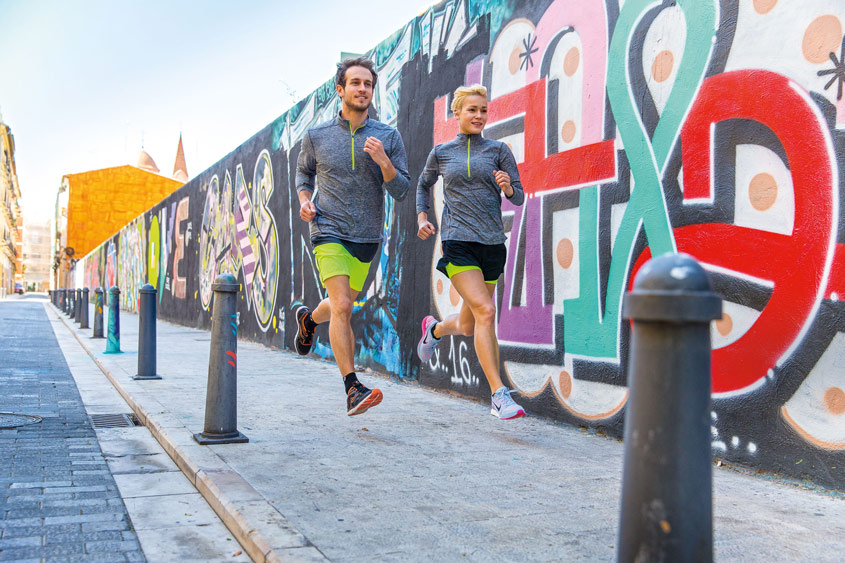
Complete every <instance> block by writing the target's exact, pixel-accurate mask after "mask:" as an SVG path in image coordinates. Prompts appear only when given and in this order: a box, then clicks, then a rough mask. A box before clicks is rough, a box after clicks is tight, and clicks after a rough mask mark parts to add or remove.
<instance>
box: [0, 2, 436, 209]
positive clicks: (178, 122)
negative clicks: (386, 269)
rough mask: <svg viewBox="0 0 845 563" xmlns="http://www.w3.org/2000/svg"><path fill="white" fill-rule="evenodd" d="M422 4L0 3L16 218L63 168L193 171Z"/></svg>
mask: <svg viewBox="0 0 845 563" xmlns="http://www.w3.org/2000/svg"><path fill="white" fill-rule="evenodd" d="M430 4H431V2H430V1H427V0H366V1H364V2H349V1H345V2H344V1H341V0H275V1H272V0H239V1H237V2H236V1H232V0H229V1H220V0H144V1H129V0H0V113H2V116H3V121H5V122H6V123H7V124H8V125H9V126H10V127H11V128H12V133H13V134H14V136H15V145H16V147H15V149H16V150H15V160H16V163H17V171H18V180H19V182H20V187H21V193H22V195H23V199H22V201H21V206H22V208H23V212H24V217H25V220H30V221H45V220H47V219H49V218H50V217H51V216H52V213H53V206H54V203H55V197H56V190H57V189H58V186H59V184H60V183H61V179H62V176H63V175H64V174H69V173H75V172H84V171H86V170H95V169H98V168H107V167H110V166H119V165H122V164H135V163H136V161H137V158H138V154H139V152H140V150H141V147H142V144H143V148H144V150H146V151H147V152H148V153H149V154H150V156H152V157H153V159H154V160H155V162H156V164H157V165H158V167H159V169H161V171H162V173H164V174H166V175H168V176H169V175H170V174H171V172H172V170H173V163H174V159H175V156H176V146H177V143H178V140H179V133H180V132H181V133H182V138H183V142H184V147H185V157H186V160H187V166H188V174H189V175H190V176H191V177H194V176H196V175H197V174H199V173H200V172H202V171H203V170H205V169H206V168H208V167H209V166H211V165H212V164H214V163H215V162H217V161H218V160H220V159H221V158H222V157H224V156H225V155H226V154H228V153H229V152H231V151H232V150H234V149H235V148H237V146H238V145H240V144H241V143H242V142H244V141H245V140H246V139H248V138H249V137H251V136H252V135H253V134H255V133H256V132H258V131H259V130H260V129H261V128H263V127H264V126H265V125H267V124H268V123H270V122H271V121H273V120H274V119H275V118H277V117H278V116H280V115H281V114H282V113H284V111H285V110H287V109H288V108H289V107H290V106H291V105H292V104H293V102H295V101H296V100H298V99H300V98H302V97H304V96H305V95H307V94H308V93H309V92H311V91H312V90H313V89H314V88H316V87H317V86H319V85H320V84H322V83H323V82H325V81H326V80H328V79H330V78H331V77H332V76H333V75H334V69H335V66H334V65H335V64H336V63H337V61H338V60H339V57H340V52H341V51H348V52H359V53H361V52H365V51H367V50H369V49H371V48H373V47H374V46H375V45H376V44H378V43H379V42H380V41H381V40H383V39H385V38H386V37H388V36H389V35H390V34H391V33H393V32H394V31H396V30H397V29H399V28H400V27H402V26H403V25H404V24H405V23H407V22H408V21H409V20H410V19H411V18H413V17H414V16H416V15H418V14H419V13H421V12H423V11H424V10H425V9H426V7H427V6H428V5H430Z"/></svg>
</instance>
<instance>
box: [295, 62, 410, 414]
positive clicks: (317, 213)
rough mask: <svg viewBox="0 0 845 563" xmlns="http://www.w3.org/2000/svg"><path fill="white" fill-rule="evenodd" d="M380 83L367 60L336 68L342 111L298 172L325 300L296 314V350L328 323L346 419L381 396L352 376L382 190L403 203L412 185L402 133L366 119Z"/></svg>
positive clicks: (320, 129) (317, 133)
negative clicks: (358, 308)
mask: <svg viewBox="0 0 845 563" xmlns="http://www.w3.org/2000/svg"><path fill="white" fill-rule="evenodd" d="M377 78H378V76H377V75H376V72H375V70H374V68H373V63H372V62H371V61H370V60H368V59H366V58H358V59H347V60H345V61H343V62H342V63H340V64H339V65H338V68H337V74H336V75H335V89H336V90H337V95H338V96H339V97H340V99H341V104H342V108H341V110H340V113H339V114H338V116H337V117H335V118H333V119H331V120H329V121H327V122H326V123H323V124H320V125H318V126H316V127H314V128H312V129H309V130H308V131H307V132H306V133H305V137H304V138H303V139H302V151H301V152H300V153H299V160H298V162H297V167H296V189H297V192H298V193H299V205H300V210H299V216H300V217H301V218H302V220H303V221H306V222H310V223H311V244H312V246H313V247H314V258H315V260H316V263H317V269H318V270H319V272H320V281H321V282H322V284H323V287H325V288H326V292H327V293H328V297H327V298H326V299H323V300H322V301H320V303H319V304H318V305H317V306H316V307H315V308H314V310H313V311H312V310H310V309H308V307H305V306H302V307H299V308H298V309H297V310H296V324H297V334H296V342H295V347H296V351H297V353H299V355H301V356H305V355H306V354H308V352H310V351H311V344H312V342H313V337H314V330H315V329H316V328H317V325H319V324H322V323H325V322H328V323H329V342H330V344H331V348H332V353H333V354H334V357H335V360H336V361H337V367H338V368H339V369H340V374H341V375H342V376H343V383H344V385H345V386H346V413H347V414H348V415H349V416H353V415H356V414H362V413H364V412H366V410H367V409H370V408H372V407H374V406H376V405H377V404H379V403H380V402H381V399H382V393H381V391H380V390H379V389H372V390H370V389H368V388H367V387H365V386H364V385H363V384H362V383H361V382H360V381H358V377H357V376H356V374H355V363H354V362H355V336H354V335H353V333H352V325H351V318H352V306H353V303H354V302H355V298H356V297H357V296H358V293H359V292H360V291H361V290H362V289H363V288H364V283H365V282H366V280H367V274H368V273H369V271H370V263H371V262H372V260H373V258H374V257H375V255H376V253H377V252H378V249H379V244H380V243H381V233H382V228H383V225H384V192H385V191H387V192H388V193H389V194H390V195H391V196H393V197H394V198H395V199H397V200H401V199H404V198H405V196H406V195H407V193H408V187H409V186H410V176H409V175H408V164H407V159H406V156H405V146H404V145H403V144H402V137H400V136H399V132H398V131H397V130H396V129H394V128H393V127H390V126H388V125H385V124H383V123H381V122H379V121H376V120H374V119H370V118H369V117H368V116H367V110H368V109H369V107H370V103H371V102H372V100H373V88H374V87H375V85H376V79H377ZM315 177H316V179H317V193H316V195H315V194H314V191H315V186H314V178H315ZM312 196H313V200H312Z"/></svg>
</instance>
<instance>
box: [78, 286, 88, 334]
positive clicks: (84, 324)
mask: <svg viewBox="0 0 845 563" xmlns="http://www.w3.org/2000/svg"><path fill="white" fill-rule="evenodd" d="M88 299H89V297H88V288H87V287H84V288H82V299H81V301H80V305H79V307H80V308H79V313H80V315H79V328H88Z"/></svg>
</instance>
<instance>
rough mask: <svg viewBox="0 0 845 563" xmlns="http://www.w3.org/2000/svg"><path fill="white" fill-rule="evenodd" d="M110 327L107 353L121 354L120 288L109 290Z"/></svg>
mask: <svg viewBox="0 0 845 563" xmlns="http://www.w3.org/2000/svg"><path fill="white" fill-rule="evenodd" d="M109 293H111V297H109V329H108V335H107V336H106V338H107V340H106V352H105V353H106V354H120V289H118V287H117V286H116V285H114V286H112V288H111V289H110V290H109Z"/></svg>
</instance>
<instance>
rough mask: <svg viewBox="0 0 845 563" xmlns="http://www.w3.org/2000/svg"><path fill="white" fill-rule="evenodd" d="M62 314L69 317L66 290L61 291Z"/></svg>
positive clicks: (68, 296)
mask: <svg viewBox="0 0 845 563" xmlns="http://www.w3.org/2000/svg"><path fill="white" fill-rule="evenodd" d="M62 312H63V313H64V314H66V315H70V293H69V292H68V289H67V288H64V289H63V290H62Z"/></svg>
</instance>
